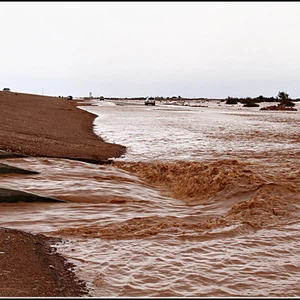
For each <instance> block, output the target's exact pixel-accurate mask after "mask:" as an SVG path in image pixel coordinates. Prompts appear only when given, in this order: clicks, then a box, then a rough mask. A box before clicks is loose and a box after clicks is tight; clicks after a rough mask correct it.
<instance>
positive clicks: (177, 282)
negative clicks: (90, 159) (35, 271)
mask: <svg viewBox="0 0 300 300" xmlns="http://www.w3.org/2000/svg"><path fill="white" fill-rule="evenodd" d="M261 105H266V104H261ZM296 108H297V109H298V111H294V112H288V111H260V110H259V108H244V107H241V106H239V105H226V104H225V103H218V102H204V103H201V105H199V106H178V105H165V104H163V103H159V102H158V103H157V105H155V106H151V107H149V106H145V105H143V103H142V102H139V101H131V102H127V103H125V102H120V101H107V100H105V101H91V106H82V107H81V109H84V110H87V111H90V112H92V113H94V114H96V115H98V117H97V118H96V119H95V121H94V130H95V133H96V134H98V135H99V136H101V137H102V138H103V139H104V140H106V141H108V142H114V143H118V144H122V145H124V146H126V147H127V153H126V154H125V155H124V156H122V157H120V158H115V159H113V163H112V164H111V165H96V164H89V163H84V162H78V161H72V160H67V159H52V158H10V159H3V160H1V162H3V163H6V164H9V165H12V166H17V167H21V168H25V169H28V170H32V171H37V172H39V173H40V174H34V175H32V174H30V175H20V174H16V175H11V174H10V175H3V176H1V187H3V188H12V189H16V188H17V189H19V190H23V191H27V192H33V193H36V194H39V195H42V196H51V197H56V198H59V199H63V200H67V201H68V202H66V203H13V204H9V203H1V220H0V226H2V227H10V228H16V229H21V230H25V231H29V232H32V233H43V234H46V235H52V236H58V237H61V238H63V240H64V242H63V243H62V244H58V245H57V248H58V251H59V252H60V253H62V254H63V255H64V256H66V257H67V258H68V259H69V260H70V261H71V262H73V263H74V264H75V265H76V273H77V275H78V276H79V277H80V278H81V279H83V280H85V281H87V283H88V287H89V288H90V296H91V297H282V296H284V297H299V296H300V287H299V281H300V271H299V270H300V251H299V246H300V233H299V232H300V231H299V229H300V222H299V203H300V168H299V167H300V163H299V154H300V112H299V111H300V103H297V104H296Z"/></svg>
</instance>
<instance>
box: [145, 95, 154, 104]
mask: <svg viewBox="0 0 300 300" xmlns="http://www.w3.org/2000/svg"><path fill="white" fill-rule="evenodd" d="M144 103H145V105H155V98H154V97H147V98H146V99H145V102H144Z"/></svg>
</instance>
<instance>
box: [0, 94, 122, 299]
mask: <svg viewBox="0 0 300 300" xmlns="http://www.w3.org/2000/svg"><path fill="white" fill-rule="evenodd" d="M77 104H78V103H77V102H76V101H70V100H67V99H66V98H59V97H48V96H40V95H32V94H24V93H17V92H3V91H0V128H1V130H0V150H1V154H2V157H6V156H7V155H8V156H9V155H12V156H14V155H26V156H44V157H56V158H69V159H77V160H81V161H86V162H92V163H108V162H109V159H110V158H112V157H119V156H120V155H122V154H123V153H125V150H126V149H125V147H123V146H121V145H116V144H111V143H106V142H104V141H103V140H101V139H100V138H99V137H98V136H97V135H96V134H95V133H94V132H93V121H94V118H95V117H96V116H95V115H93V114H90V113H88V112H86V111H84V110H81V109H78V108H77V107H76V105H77ZM0 158H1V155H0ZM0 169H1V170H2V171H1V170H0V171H1V172H0V176H1V173H5V172H16V170H14V168H9V167H7V166H5V165H3V164H2V165H1V168H0ZM18 173H22V172H21V171H20V172H18ZM20 176H22V175H21V174H20ZM1 190H2V192H3V195H2V196H3V197H2V198H1ZM8 194H9V193H8V191H7V190H5V189H1V184H0V202H10V201H7V195H8ZM9 195H10V194H9ZM12 195H13V197H14V198H12V197H11V199H14V200H13V201H17V200H18V193H16V192H15V193H12ZM21 196H23V198H22V197H21ZM25 196H26V197H27V198H26V199H28V197H29V196H28V195H25ZM5 197H6V198H5ZM19 199H20V201H24V199H25V198H24V195H20V198H19ZM22 199H23V200H22ZM30 199H31V200H30V201H32V198H30ZM1 200H2V201H1ZM36 200H37V201H38V199H36ZM26 201H27V200H26ZM54 242H57V240H55V241H54V240H53V239H51V238H48V237H46V236H44V235H35V234H31V233H27V232H23V231H19V230H12V229H8V228H0V297H79V296H83V295H84V294H86V290H85V284H84V283H82V282H80V281H78V280H77V278H76V276H74V273H73V272H72V271H70V266H71V265H70V264H68V263H67V261H66V260H65V259H64V258H63V257H61V256H60V255H59V254H58V253H56V252H55V251H54V252H53V250H54V249H53V247H50V244H53V243H54Z"/></svg>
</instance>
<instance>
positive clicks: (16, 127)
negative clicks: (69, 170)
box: [0, 91, 125, 162]
mask: <svg viewBox="0 0 300 300" xmlns="http://www.w3.org/2000/svg"><path fill="white" fill-rule="evenodd" d="M76 105H77V101H73V100H67V99H66V98H60V97H48V96H40V95H31V94H21V93H15V92H3V91H1V92H0V128H1V131H0V150H5V151H12V152H15V153H21V154H25V155H30V156H48V157H60V158H71V159H79V160H83V161H90V162H102V161H107V160H108V159H109V158H112V157H118V156H120V155H122V154H123V153H124V152H125V147H123V146H121V145H116V144H111V143H106V142H104V141H103V140H101V139H100V138H99V137H98V136H97V135H96V134H95V133H94V132H93V121H94V119H95V117H96V115H94V114H91V113H89V112H87V111H84V110H82V109H79V108H77V107H76Z"/></svg>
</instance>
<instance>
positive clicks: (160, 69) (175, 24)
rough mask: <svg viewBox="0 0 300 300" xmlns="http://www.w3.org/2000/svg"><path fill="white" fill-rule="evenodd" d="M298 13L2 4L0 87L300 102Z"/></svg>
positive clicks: (286, 8)
mask: <svg viewBox="0 0 300 300" xmlns="http://www.w3.org/2000/svg"><path fill="white" fill-rule="evenodd" d="M299 16H300V2H286V1H282V2H234V1H232V2H211V1H207V2H201V1H200V2H188V1H182V2H164V1H161V2H159V1H158V2H103V1H101V2H88V1H84V2H0V28H1V47H0V54H1V72H0V74H1V75H0V82H1V85H0V89H2V88H4V87H9V88H10V89H11V90H12V91H19V92H24V93H37V94H44V95H54V96H58V95H63V96H66V95H73V96H75V97H76V96H88V95H89V92H92V95H93V96H100V95H103V96H106V97H139V96H147V95H153V96H163V97H167V96H170V97H171V96H174V95H175V96H178V95H180V96H181V97H207V98H226V97H227V96H232V97H247V96H249V97H256V96H259V95H263V96H267V97H271V96H274V97H276V96H277V94H278V91H285V92H286V93H288V94H289V95H290V96H291V97H292V98H298V97H299V98H300V35H299V34H300V21H299ZM1 86H2V87H1Z"/></svg>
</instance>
